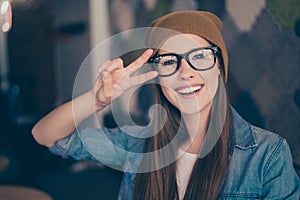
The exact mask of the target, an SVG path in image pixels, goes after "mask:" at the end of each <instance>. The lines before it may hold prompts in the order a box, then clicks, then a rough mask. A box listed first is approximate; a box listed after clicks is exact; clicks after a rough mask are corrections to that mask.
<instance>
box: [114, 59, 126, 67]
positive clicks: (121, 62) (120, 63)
mask: <svg viewBox="0 0 300 200" xmlns="http://www.w3.org/2000/svg"><path fill="white" fill-rule="evenodd" d="M114 62H115V63H116V64H117V65H121V66H123V64H124V62H123V60H122V59H121V58H116V59H114Z"/></svg>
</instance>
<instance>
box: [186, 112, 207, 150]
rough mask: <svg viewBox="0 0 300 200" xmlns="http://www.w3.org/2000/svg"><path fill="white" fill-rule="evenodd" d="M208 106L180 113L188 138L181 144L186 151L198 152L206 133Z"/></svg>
mask: <svg viewBox="0 0 300 200" xmlns="http://www.w3.org/2000/svg"><path fill="white" fill-rule="evenodd" d="M210 108H211V106H206V107H205V108H204V109H203V110H202V111H201V112H199V113H195V114H182V117H183V120H184V122H185V125H186V127H187V131H188V134H189V138H190V139H189V140H188V141H187V142H186V143H185V144H183V146H182V148H183V149H184V150H185V151H186V152H189V153H194V154H198V153H199V151H200V148H201V146H202V143H203V140H204V137H205V134H206V129H207V124H208V120H209V119H208V117H209V114H210Z"/></svg>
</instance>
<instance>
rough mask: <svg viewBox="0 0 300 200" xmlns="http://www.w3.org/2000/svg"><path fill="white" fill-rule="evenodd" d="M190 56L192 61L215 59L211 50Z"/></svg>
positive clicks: (197, 52)
mask: <svg viewBox="0 0 300 200" xmlns="http://www.w3.org/2000/svg"><path fill="white" fill-rule="evenodd" d="M190 56H191V58H192V60H202V59H210V58H212V57H213V55H212V52H211V51H210V50H201V51H195V52H193V53H191V55H190Z"/></svg>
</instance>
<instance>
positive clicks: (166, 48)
mask: <svg viewBox="0 0 300 200" xmlns="http://www.w3.org/2000/svg"><path fill="white" fill-rule="evenodd" d="M207 46H210V44H209V42H208V41H207V40H205V39H204V38H202V37H200V36H197V35H194V34H179V35H174V36H172V37H170V38H168V39H167V40H166V41H165V42H164V43H163V44H162V46H161V47H160V50H159V52H160V53H164V52H175V53H184V52H187V51H189V50H191V49H195V48H198V47H207Z"/></svg>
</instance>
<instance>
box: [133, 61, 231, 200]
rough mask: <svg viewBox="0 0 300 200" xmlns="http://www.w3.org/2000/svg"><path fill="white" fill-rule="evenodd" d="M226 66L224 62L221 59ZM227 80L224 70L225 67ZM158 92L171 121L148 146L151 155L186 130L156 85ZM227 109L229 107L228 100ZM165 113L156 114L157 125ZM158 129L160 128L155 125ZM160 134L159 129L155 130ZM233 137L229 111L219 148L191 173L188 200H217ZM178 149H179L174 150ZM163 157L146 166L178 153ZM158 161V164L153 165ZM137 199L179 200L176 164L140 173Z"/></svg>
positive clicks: (177, 114) (158, 101)
mask: <svg viewBox="0 0 300 200" xmlns="http://www.w3.org/2000/svg"><path fill="white" fill-rule="evenodd" d="M218 57H219V61H220V65H221V66H223V65H222V59H220V56H218ZM221 73H222V77H223V80H225V79H224V71H223V70H222V68H221ZM153 87H154V89H155V90H156V92H157V93H156V94H158V95H157V97H156V102H155V103H156V104H159V105H162V106H163V107H164V109H165V111H166V113H167V121H166V122H165V125H164V127H163V128H162V129H161V130H160V131H159V132H158V133H157V134H156V135H155V136H153V137H152V138H151V139H150V141H149V143H148V147H147V151H148V152H153V151H155V150H158V149H160V148H162V147H164V146H166V145H168V144H169V143H170V141H171V140H172V139H173V138H174V137H175V133H177V132H178V130H179V129H183V130H184V131H186V129H185V127H184V126H183V127H182V126H181V123H180V122H181V116H180V112H179V111H178V110H177V109H176V108H175V107H174V106H173V105H171V103H169V102H168V100H167V99H166V98H165V97H164V95H163V94H162V91H161V88H160V86H158V85H154V86H153ZM225 105H226V107H227V105H228V103H227V98H226V103H225ZM160 116H161V113H159V111H157V112H156V114H155V119H156V122H157V123H159V122H160ZM154 127H158V125H157V126H154ZM153 131H156V130H153ZM229 134H230V116H229V110H228V109H226V116H225V123H224V126H223V129H222V132H221V135H220V138H219V139H218V141H217V143H216V145H215V146H214V148H213V149H212V151H211V152H210V153H208V154H207V155H206V156H205V157H204V158H199V159H197V161H196V163H195V165H194V168H193V170H192V173H191V176H190V177H191V178H190V180H189V183H188V186H187V189H186V192H185V195H184V199H206V200H210V199H216V198H217V195H218V192H219V189H220V186H221V184H222V180H223V177H224V174H225V172H226V169H227V165H228V159H227V153H228V141H229ZM174 149H176V147H174ZM166 154H167V155H164V156H163V157H162V156H161V155H158V154H157V156H156V157H155V160H148V159H144V160H143V163H142V164H143V165H155V163H156V162H163V160H162V159H164V158H165V157H168V156H170V157H172V156H174V152H172V151H170V152H167V153H166ZM153 162H154V164H153ZM134 196H135V199H143V200H154V199H155V200H165V199H179V195H178V188H177V182H176V162H173V163H171V164H170V165H168V166H166V167H163V168H161V169H158V170H155V171H151V172H146V173H138V174H137V176H136V183H135V192H134Z"/></svg>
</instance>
